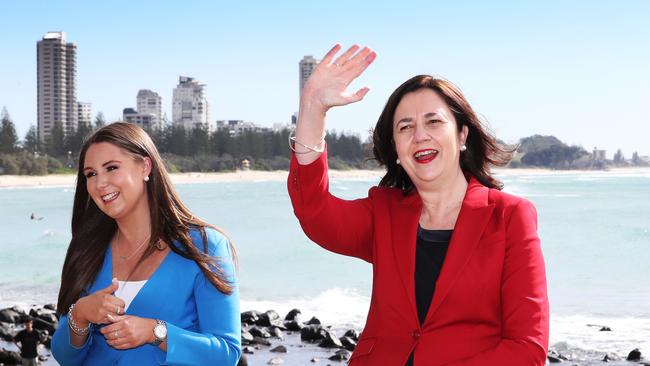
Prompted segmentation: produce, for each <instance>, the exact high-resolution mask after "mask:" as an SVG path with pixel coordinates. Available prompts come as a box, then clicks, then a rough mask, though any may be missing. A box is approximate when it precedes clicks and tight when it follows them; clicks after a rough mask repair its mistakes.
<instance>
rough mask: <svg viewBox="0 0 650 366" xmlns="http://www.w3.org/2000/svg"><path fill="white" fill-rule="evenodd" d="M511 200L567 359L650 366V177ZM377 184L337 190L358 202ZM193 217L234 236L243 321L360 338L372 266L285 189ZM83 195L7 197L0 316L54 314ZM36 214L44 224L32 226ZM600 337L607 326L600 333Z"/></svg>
mask: <svg viewBox="0 0 650 366" xmlns="http://www.w3.org/2000/svg"><path fill="white" fill-rule="evenodd" d="M498 177H499V178H500V179H502V180H503V182H504V183H505V191H506V192H510V193H513V194H516V195H520V196H523V197H526V198H528V199H530V200H531V201H532V202H533V203H534V204H535V206H536V207H537V210H538V215H539V235H540V237H541V239H542V249H543V252H544V256H545V259H546V266H547V276H548V284H549V297H550V302H551V346H552V347H555V348H557V349H562V350H566V352H567V353H569V354H578V355H579V354H583V353H584V354H591V353H592V352H607V353H610V354H616V355H619V356H623V357H624V356H626V355H627V353H628V352H629V351H630V350H632V349H633V348H640V349H641V351H642V352H644V353H645V354H646V356H647V354H650V282H649V280H648V279H649V278H650V171H648V170H639V171H636V172H633V171H626V172H624V173H621V172H588V173H585V172H557V173H549V172H542V173H539V174H538V173H530V172H522V173H517V171H508V172H507V173H505V174H502V175H499V176H498ZM377 182H378V179H335V180H333V181H332V182H331V184H330V186H331V190H332V192H333V193H334V194H336V195H338V196H339V197H342V198H349V199H352V198H359V197H365V196H366V195H367V191H368V189H369V188H370V187H371V186H373V185H375V184H377ZM177 189H178V191H179V193H180V195H181V197H182V198H183V200H184V201H185V203H186V204H187V205H188V206H189V207H190V208H191V209H192V211H193V212H194V213H195V214H196V215H198V216H200V217H201V218H203V219H205V220H206V221H208V222H210V223H213V224H215V225H217V226H219V227H221V228H222V229H223V230H225V231H226V232H227V233H228V234H229V236H230V237H231V239H232V240H233V242H234V244H235V246H236V248H237V252H238V255H239V263H240V282H241V301H242V306H241V308H242V310H253V309H254V310H260V311H266V310H269V309H274V310H276V311H278V312H279V313H280V314H281V315H282V316H284V314H286V312H288V311H289V310H291V309H292V308H299V309H301V310H302V312H303V318H306V319H308V318H309V317H311V316H312V315H315V316H317V317H318V318H320V319H321V321H323V322H324V323H325V324H332V325H333V326H334V329H339V330H343V329H347V328H356V329H361V328H362V327H363V324H364V322H365V317H366V314H367V311H368V306H369V296H370V290H371V285H372V278H371V275H372V271H371V266H370V265H369V264H367V263H365V262H363V261H361V260H358V259H355V258H347V257H343V256H340V255H336V254H333V253H329V252H327V251H325V250H324V249H322V248H320V247H319V246H317V245H315V244H314V243H312V242H311V241H310V240H309V239H307V238H306V236H305V235H304V234H303V232H302V230H301V229H300V226H299V224H298V221H297V219H296V218H295V217H294V215H293V211H292V208H291V204H290V201H289V197H288V195H287V191H286V183H285V182H284V181H255V182H222V183H202V184H180V185H177ZM73 195H74V191H73V187H71V186H65V187H43V188H2V189H0V229H1V232H2V234H1V236H0V308H3V307H6V306H13V305H22V306H26V307H28V306H30V305H33V304H44V303H54V302H56V296H57V291H58V287H59V278H60V272H61V266H62V264H63V259H64V256H65V251H66V248H67V245H68V242H69V240H70V216H71V207H72V200H73ZM32 213H34V214H35V216H36V217H42V220H31V219H30V215H31V214H32ZM593 325H606V326H609V327H610V328H611V329H612V331H611V332H599V331H598V330H599V329H598V327H596V326H593Z"/></svg>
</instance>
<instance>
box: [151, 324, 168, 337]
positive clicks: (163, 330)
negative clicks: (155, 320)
mask: <svg viewBox="0 0 650 366" xmlns="http://www.w3.org/2000/svg"><path fill="white" fill-rule="evenodd" d="M153 334H154V335H155V336H156V338H158V339H165V337H167V327H166V326H164V325H162V324H158V325H156V327H155V328H153Z"/></svg>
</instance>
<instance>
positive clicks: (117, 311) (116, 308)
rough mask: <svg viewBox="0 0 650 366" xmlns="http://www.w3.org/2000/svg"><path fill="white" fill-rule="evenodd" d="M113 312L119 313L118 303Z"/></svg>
mask: <svg viewBox="0 0 650 366" xmlns="http://www.w3.org/2000/svg"><path fill="white" fill-rule="evenodd" d="M115 314H117V315H120V306H119V305H117V306H116V307H115Z"/></svg>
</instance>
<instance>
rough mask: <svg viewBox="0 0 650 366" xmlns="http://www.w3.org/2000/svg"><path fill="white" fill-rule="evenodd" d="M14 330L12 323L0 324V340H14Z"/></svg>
mask: <svg viewBox="0 0 650 366" xmlns="http://www.w3.org/2000/svg"><path fill="white" fill-rule="evenodd" d="M15 331H16V329H15V327H14V325H13V324H12V323H4V322H0V339H2V340H4V341H5V342H11V341H13V339H14V333H15Z"/></svg>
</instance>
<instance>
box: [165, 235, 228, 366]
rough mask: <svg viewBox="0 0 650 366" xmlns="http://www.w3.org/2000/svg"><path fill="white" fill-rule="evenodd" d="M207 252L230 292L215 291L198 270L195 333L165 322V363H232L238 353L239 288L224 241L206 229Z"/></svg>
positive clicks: (195, 289)
mask: <svg viewBox="0 0 650 366" xmlns="http://www.w3.org/2000/svg"><path fill="white" fill-rule="evenodd" d="M206 233H207V235H208V245H209V247H208V248H209V253H210V254H211V255H213V256H215V257H217V259H218V264H219V266H220V268H221V270H222V272H223V273H224V274H225V275H226V276H227V277H228V278H230V279H231V284H232V285H233V292H232V294H230V295H226V294H223V293H221V292H220V291H219V290H217V289H216V288H215V287H214V286H213V285H212V283H210V281H209V280H208V279H207V277H205V275H204V274H203V273H202V272H200V273H199V274H198V275H197V276H196V278H195V281H194V298H195V300H196V310H197V312H198V322H199V329H200V331H199V332H193V331H189V330H186V329H183V328H180V327H177V326H175V325H173V324H167V355H166V359H165V364H166V365H232V366H234V365H236V364H237V361H239V357H240V355H241V323H240V315H239V289H238V284H237V282H236V274H235V267H234V263H233V259H232V256H231V253H230V245H229V243H228V240H227V239H226V238H225V237H224V236H223V235H221V234H219V233H217V232H216V231H214V230H211V229H206Z"/></svg>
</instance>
